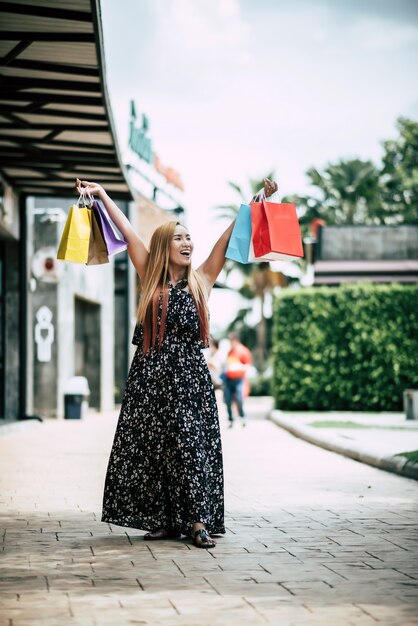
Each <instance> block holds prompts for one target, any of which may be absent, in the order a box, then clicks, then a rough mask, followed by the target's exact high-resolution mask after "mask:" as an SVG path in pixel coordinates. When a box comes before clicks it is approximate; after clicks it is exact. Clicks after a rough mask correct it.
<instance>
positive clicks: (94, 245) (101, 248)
mask: <svg viewBox="0 0 418 626" xmlns="http://www.w3.org/2000/svg"><path fill="white" fill-rule="evenodd" d="M97 220H98V217H97V215H96V213H95V212H94V211H92V212H91V236H90V242H89V254H88V261H87V263H86V265H103V264H104V263H109V257H108V254H107V248H106V243H105V241H104V239H103V235H102V232H101V230H100V226H99V224H98V221H97Z"/></svg>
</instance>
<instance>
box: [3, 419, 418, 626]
mask: <svg viewBox="0 0 418 626" xmlns="http://www.w3.org/2000/svg"><path fill="white" fill-rule="evenodd" d="M114 427H115V419H114V418H113V419H112V418H111V417H107V418H105V417H104V416H97V417H94V418H88V419H87V420H84V421H82V422H81V421H80V422H72V421H69V422H49V423H46V424H43V425H42V427H40V428H39V429H33V430H31V431H30V432H25V431H20V432H17V433H14V434H10V435H8V436H5V437H3V438H1V439H0V494H1V495H0V510H1V511H2V514H1V516H0V533H1V534H0V537H1V548H0V549H1V551H2V554H1V567H2V569H1V573H0V616H1V617H0V626H2V625H3V624H4V625H7V626H38V624H39V626H40V625H41V624H42V626H45V625H47V626H48V625H49V624H51V625H54V626H67V625H68V626H70V625H71V626H78V625H80V626H107V625H109V626H110V625H111V626H125V625H126V626H127V625H128V624H129V625H131V624H144V625H150V626H151V625H152V626H159V624H161V625H163V624H164V626H170V625H172V626H186V625H190V626H222V625H228V626H230V625H231V624H240V625H241V624H243V625H246V624H249V625H253V624H254V625H257V624H273V625H276V624H277V625H280V626H290V625H293V624H294V625H295V626H304V625H306V626H310V625H312V626H314V625H320V626H328V625H329V626H340V625H341V626H346V625H348V626H361V625H363V624H364V625H365V626H368V625H369V624H373V625H378V626H398V625H399V626H412V624H415V625H416V624H418V619H417V609H418V528H417V524H416V520H417V512H418V506H417V495H418V489H417V485H416V483H415V482H414V481H411V480H408V479H405V478H401V477H398V476H391V475H390V474H387V473H386V472H380V471H379V470H376V469H374V468H369V467H368V466H366V465H362V464H359V463H356V462H354V461H352V460H349V459H345V458H343V457H339V456H338V455H335V454H332V453H329V452H326V451H324V450H320V449H318V448H315V447H313V446H310V445H309V444H307V443H305V442H302V441H300V440H297V439H294V438H292V437H291V436H290V435H289V434H287V433H285V432H283V431H281V430H280V429H278V428H277V427H275V426H274V425H273V424H271V423H270V422H266V421H261V420H257V421H250V423H249V425H248V427H247V429H238V428H236V429H232V431H228V430H225V429H224V430H223V446H224V453H225V477H226V513H227V514H226V526H227V529H228V530H227V533H226V535H225V536H224V537H219V538H218V545H217V547H216V549H215V550H213V551H203V550H197V549H195V548H194V547H193V546H192V545H191V540H190V539H189V538H182V539H180V540H175V541H166V542H159V543H157V542H155V543H152V544H151V543H146V542H144V541H143V538H142V537H143V533H142V532H141V531H138V530H135V529H130V528H121V527H117V526H114V525H112V524H103V523H101V522H100V521H99V520H100V507H101V495H102V489H103V479H104V472H105V469H106V463H107V458H108V453H109V449H110V446H111V442H112V438H113V432H114Z"/></svg>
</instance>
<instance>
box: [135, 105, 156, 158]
mask: <svg viewBox="0 0 418 626" xmlns="http://www.w3.org/2000/svg"><path fill="white" fill-rule="evenodd" d="M136 119H137V118H136V109H135V103H134V101H133V100H131V121H130V123H129V147H130V148H131V150H133V151H134V152H135V154H137V155H138V156H139V157H140V158H141V159H144V161H146V162H147V163H150V164H151V165H152V164H153V162H154V153H153V150H152V143H151V139H150V138H149V137H147V131H148V127H149V122H148V118H147V116H146V115H145V114H143V115H142V125H141V126H140V127H138V126H137V125H136Z"/></svg>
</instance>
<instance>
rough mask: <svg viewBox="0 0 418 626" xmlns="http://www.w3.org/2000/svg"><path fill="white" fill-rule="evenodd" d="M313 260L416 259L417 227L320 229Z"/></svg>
mask: <svg viewBox="0 0 418 626" xmlns="http://www.w3.org/2000/svg"><path fill="white" fill-rule="evenodd" d="M316 259H317V260H323V261H325V260H362V261H373V260H376V261H383V260H402V259H418V226H412V225H410V226H406V225H405V226H324V227H322V228H320V229H319V241H318V248H317V251H316Z"/></svg>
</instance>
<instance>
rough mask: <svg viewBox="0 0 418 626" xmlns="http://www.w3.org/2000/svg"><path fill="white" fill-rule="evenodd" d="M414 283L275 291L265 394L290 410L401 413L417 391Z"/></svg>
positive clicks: (417, 302) (417, 324) (417, 317)
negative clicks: (408, 393)
mask: <svg viewBox="0 0 418 626" xmlns="http://www.w3.org/2000/svg"><path fill="white" fill-rule="evenodd" d="M417 327H418V285H400V284H396V283H392V284H389V285H376V284H372V283H357V284H355V285H343V286H340V287H317V288H309V289H303V290H299V291H289V290H288V291H283V292H282V294H280V295H279V296H278V297H276V299H275V303H274V329H273V369H274V377H273V378H274V380H273V395H274V397H275V402H276V406H277V408H281V409H290V410H313V409H315V410H371V411H391V410H402V394H403V391H404V389H406V388H411V387H412V388H417V385H418V369H417V354H418V341H417Z"/></svg>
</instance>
